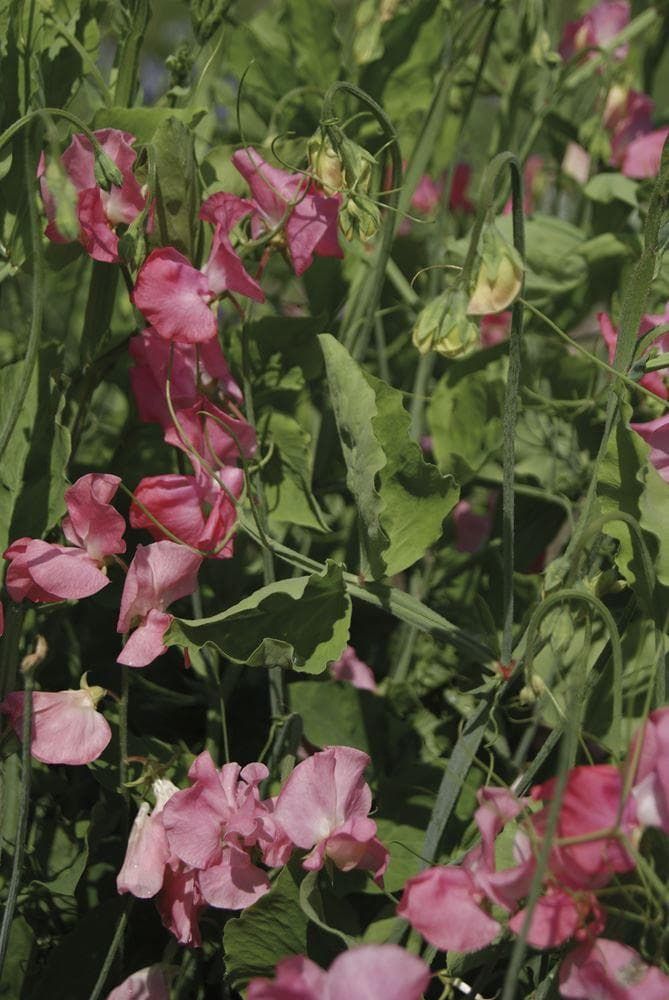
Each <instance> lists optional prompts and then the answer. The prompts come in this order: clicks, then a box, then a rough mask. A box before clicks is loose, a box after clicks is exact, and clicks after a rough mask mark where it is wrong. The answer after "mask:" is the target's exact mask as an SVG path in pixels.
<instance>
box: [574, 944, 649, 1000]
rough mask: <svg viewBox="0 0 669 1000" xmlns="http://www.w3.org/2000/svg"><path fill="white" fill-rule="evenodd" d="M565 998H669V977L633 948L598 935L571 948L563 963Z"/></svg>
mask: <svg viewBox="0 0 669 1000" xmlns="http://www.w3.org/2000/svg"><path fill="white" fill-rule="evenodd" d="M560 996H561V997H564V998H565V1000H666V998H667V997H669V976H665V974H664V973H663V972H661V971H660V970H659V969H657V968H655V966H653V965H647V964H646V963H645V962H643V961H642V960H641V957H640V955H639V954H638V953H637V952H636V951H634V949H633V948H628V946H627V945H625V944H621V943H620V942H619V941H609V940H607V939H606V938H597V939H596V940H594V941H588V942H585V943H584V944H581V945H579V946H578V947H577V948H575V949H574V950H573V951H570V952H569V954H568V955H567V957H566V958H565V959H564V961H563V962H562V965H561V966H560Z"/></svg>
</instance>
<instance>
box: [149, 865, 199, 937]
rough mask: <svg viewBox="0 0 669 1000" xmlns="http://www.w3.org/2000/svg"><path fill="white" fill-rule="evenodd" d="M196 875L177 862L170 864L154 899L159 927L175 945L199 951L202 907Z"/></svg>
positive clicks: (190, 869)
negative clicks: (170, 936)
mask: <svg viewBox="0 0 669 1000" xmlns="http://www.w3.org/2000/svg"><path fill="white" fill-rule="evenodd" d="M197 876H198V873H197V872H196V871H195V870H194V869H192V868H188V867H187V866H186V865H184V864H182V863H181V862H180V861H170V863H169V864H168V865H167V868H166V869H165V874H164V877H163V887H162V889H161V890H160V892H159V893H158V895H157V896H156V898H155V903H156V908H157V910H158V913H159V914H160V919H161V920H162V922H163V926H164V927H166V928H167V930H168V931H170V933H172V934H173V935H174V937H175V938H176V939H177V941H178V942H179V944H185V945H188V946H190V947H192V948H199V947H200V945H201V944H202V938H201V936H200V928H199V926H198V920H199V917H200V913H201V912H202V910H203V909H204V908H205V906H206V903H205V901H204V899H203V898H202V893H201V892H200V885H199V882H198V877H197Z"/></svg>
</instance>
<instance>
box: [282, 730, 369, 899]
mask: <svg viewBox="0 0 669 1000" xmlns="http://www.w3.org/2000/svg"><path fill="white" fill-rule="evenodd" d="M369 762H370V759H369V757H368V756H367V754H366V753H363V752H362V751H361V750H355V749H353V748H352V747H326V748H325V750H321V751H320V752H319V753H315V754H313V755H312V756H311V757H308V758H307V759H306V760H304V761H302V762H301V763H300V764H298V765H297V767H296V768H295V770H294V771H293V772H292V774H290V776H289V777H288V779H287V781H286V782H285V784H284V786H283V788H282V789H281V791H280V793H279V797H278V799H277V804H276V809H275V816H276V819H277V821H278V823H279V824H280V826H281V827H282V828H283V830H285V832H286V834H287V835H288V837H290V839H291V840H292V841H293V843H294V844H295V845H296V846H297V847H301V848H304V849H312V850H311V853H310V854H308V855H307V857H306V858H305V859H304V861H303V862H302V865H303V867H304V868H306V869H307V870H309V871H314V870H318V869H319V868H322V867H323V864H324V862H325V859H326V858H330V859H331V860H332V861H333V862H334V864H335V865H336V866H337V868H341V869H342V871H350V870H351V869H352V868H363V869H369V870H371V871H372V872H373V874H374V879H375V881H377V882H381V881H382V878H383V873H384V871H385V870H386V868H387V866H388V852H387V850H386V849H385V847H384V846H383V845H382V844H381V842H380V841H379V840H378V839H377V837H376V823H374V822H373V820H371V819H368V815H369V811H370V809H371V805H372V793H371V790H370V787H369V785H368V784H367V782H366V781H365V780H364V771H365V768H366V767H367V765H368V764H369Z"/></svg>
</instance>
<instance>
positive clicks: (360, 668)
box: [330, 646, 376, 691]
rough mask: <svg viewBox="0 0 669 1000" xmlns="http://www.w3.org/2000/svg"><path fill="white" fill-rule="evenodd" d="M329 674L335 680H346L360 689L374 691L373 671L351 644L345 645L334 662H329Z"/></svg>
mask: <svg viewBox="0 0 669 1000" xmlns="http://www.w3.org/2000/svg"><path fill="white" fill-rule="evenodd" d="M330 674H331V675H332V677H333V678H334V680H336V681H348V683H349V684H352V685H353V687H357V688H360V690H361V691H376V678H375V677H374V671H373V670H372V668H371V667H369V666H368V665H367V664H366V663H365V662H364V661H363V660H361V659H360V658H359V657H358V655H357V654H356V651H355V649H354V648H353V646H347V647H346V649H345V650H344V652H343V653H342V654H341V656H340V657H339V659H338V660H337V661H336V662H335V663H331V664H330Z"/></svg>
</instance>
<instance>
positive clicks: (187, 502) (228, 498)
mask: <svg viewBox="0 0 669 1000" xmlns="http://www.w3.org/2000/svg"><path fill="white" fill-rule="evenodd" d="M218 478H219V479H220V480H221V482H222V483H223V487H224V488H222V486H221V485H220V484H219V483H218V482H217V481H216V480H214V479H212V478H211V477H210V476H208V475H206V473H200V475H199V476H180V475H176V474H167V475H164V476H146V477H145V478H144V479H142V480H141V481H140V482H139V484H138V486H137V487H136V489H135V500H137V501H138V502H139V503H141V504H142V506H143V507H144V508H146V510H147V511H148V512H149V514H152V515H153V517H154V518H155V519H156V520H157V521H159V522H160V524H162V525H164V527H165V528H166V529H167V530H168V531H170V532H171V534H172V535H174V536H175V537H176V538H177V539H178V540H179V541H180V542H182V543H183V544H185V545H189V546H191V547H192V548H196V549H199V550H200V551H206V552H208V553H209V554H210V555H212V556H215V558H217V559H229V558H230V557H231V556H232V549H233V537H232V529H233V528H234V525H235V523H236V520H237V514H236V508H235V505H234V503H233V498H235V499H239V497H240V496H241V494H242V489H243V485H244V473H243V471H242V470H241V469H237V468H235V467H234V466H230V467H228V468H224V469H222V470H221V471H220V472H219V474H218ZM130 524H131V525H132V526H133V528H145V529H146V530H147V531H148V532H149V533H150V534H151V535H153V537H154V538H155V539H161V538H166V537H167V536H166V534H165V532H164V531H163V530H162V529H161V528H160V527H159V526H158V525H157V524H156V523H155V521H152V520H151V518H150V517H149V516H148V515H147V514H146V513H145V512H144V511H143V510H142V509H140V507H138V506H137V504H136V503H133V505H132V506H131V508H130ZM226 539H227V541H226V544H225V545H223V544H222V543H223V542H224V541H225V540H226ZM173 540H174V539H173ZM220 546H222V547H220ZM217 550H218V551H217Z"/></svg>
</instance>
